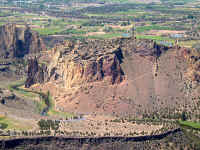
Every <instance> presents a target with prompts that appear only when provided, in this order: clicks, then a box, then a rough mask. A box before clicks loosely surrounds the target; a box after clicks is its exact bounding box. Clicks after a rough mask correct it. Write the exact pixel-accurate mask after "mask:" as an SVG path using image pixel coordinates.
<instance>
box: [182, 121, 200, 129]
mask: <svg viewBox="0 0 200 150" xmlns="http://www.w3.org/2000/svg"><path fill="white" fill-rule="evenodd" d="M179 124H180V125H181V126H185V127H189V128H193V129H200V123H196V122H191V121H179Z"/></svg>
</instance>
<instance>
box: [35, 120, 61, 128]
mask: <svg viewBox="0 0 200 150" xmlns="http://www.w3.org/2000/svg"><path fill="white" fill-rule="evenodd" d="M59 124H60V121H53V120H44V119H41V120H40V121H39V122H38V126H39V127H40V129H41V130H51V129H52V130H58V129H59Z"/></svg>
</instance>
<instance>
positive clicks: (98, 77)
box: [26, 41, 124, 88]
mask: <svg viewBox="0 0 200 150" xmlns="http://www.w3.org/2000/svg"><path fill="white" fill-rule="evenodd" d="M106 46H107V47H106ZM108 46H109V47H108ZM52 53H53V54H52V55H53V57H52V59H51V62H50V64H49V65H48V66H47V74H48V76H47V77H44V76H43V77H42V78H38V77H36V76H38V75H44V71H43V70H40V69H38V67H37V66H38V64H37V63H36V60H34V61H33V60H32V61H30V62H31V63H29V74H28V79H27V82H26V83H27V87H29V86H30V85H32V84H34V83H37V81H38V79H42V80H43V81H44V80H48V81H49V80H51V81H58V82H59V81H61V82H62V83H63V85H64V87H65V88H72V87H75V86H79V85H82V84H84V83H88V82H95V81H102V80H106V81H108V82H109V83H110V84H115V83H120V82H121V81H122V80H123V78H124V73H123V70H122V69H121V66H120V63H121V62H122V59H123V55H122V51H121V49H120V47H119V45H112V44H108V45H105V44H103V43H102V44H101V43H96V42H94V41H90V43H86V42H83V43H72V42H65V43H62V44H60V45H57V46H56V47H55V48H54V49H53V50H52ZM34 66H35V67H36V68H35V69H34ZM41 72H43V73H41ZM36 74H37V75H36ZM34 79H35V80H34ZM36 80H37V81H36ZM40 81H41V80H40Z"/></svg>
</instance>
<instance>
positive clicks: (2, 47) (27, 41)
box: [0, 24, 46, 58]
mask: <svg viewBox="0 0 200 150" xmlns="http://www.w3.org/2000/svg"><path fill="white" fill-rule="evenodd" d="M45 49H46V48H45V45H44V44H43V41H42V39H41V38H40V37H39V35H38V34H37V33H36V32H34V31H31V30H30V28H29V27H25V28H19V27H17V25H15V24H7V25H4V26H2V27H0V58H14V57H23V56H25V55H26V54H31V53H39V52H40V51H42V50H45Z"/></svg>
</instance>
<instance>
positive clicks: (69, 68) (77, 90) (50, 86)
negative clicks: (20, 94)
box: [26, 38, 198, 116]
mask: <svg viewBox="0 0 200 150" xmlns="http://www.w3.org/2000/svg"><path fill="white" fill-rule="evenodd" d="M185 50H187V49H185V48H179V47H176V46H174V47H166V46H163V45H159V44H157V43H155V42H153V41H151V40H137V39H132V38H126V39H125V38H124V39H113V40H105V41H104V40H86V41H76V42H72V41H66V42H63V43H60V44H58V45H56V46H55V47H54V48H53V49H52V50H51V53H49V57H50V58H49V62H47V63H46V62H44V61H43V60H41V59H38V60H34V61H33V60H32V61H30V63H29V71H28V72H29V74H28V78H27V81H26V87H30V86H31V85H33V84H35V83H42V84H36V85H35V86H33V88H35V89H41V90H42V91H44V92H47V90H48V91H50V93H51V95H52V97H53V99H54V100H55V105H56V106H55V107H56V109H57V110H60V111H68V112H74V111H76V112H79V113H91V112H99V113H109V114H111V113H112V114H113V113H115V114H121V113H122V114H123V115H124V114H129V113H136V112H137V115H138V116H139V111H142V110H146V109H148V111H155V109H156V110H157V109H159V110H160V108H164V107H168V105H169V104H170V105H171V106H169V107H174V106H175V105H179V103H182V102H183V101H180V100H179V99H184V100H187V101H189V100H188V98H187V97H185V91H184V89H183V90H180V89H181V88H182V87H184V85H185V76H184V75H185V72H186V71H187V68H188V64H187V61H186V60H185V58H184V55H183V53H184V51H185ZM40 64H43V65H40ZM44 64H45V65H44ZM196 67H198V66H196ZM172 97H173V98H172ZM174 97H176V100H174ZM155 101H156V107H157V106H158V108H155Z"/></svg>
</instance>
